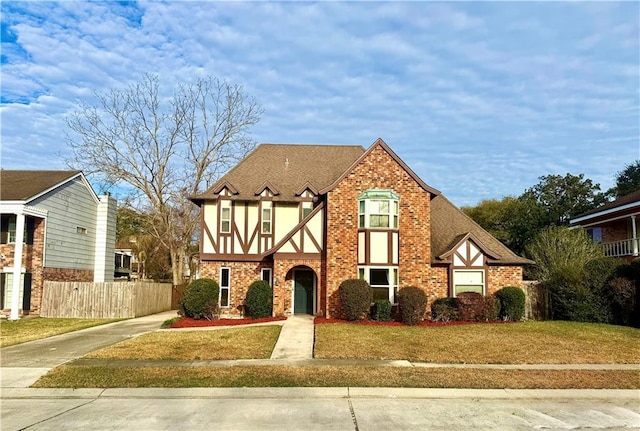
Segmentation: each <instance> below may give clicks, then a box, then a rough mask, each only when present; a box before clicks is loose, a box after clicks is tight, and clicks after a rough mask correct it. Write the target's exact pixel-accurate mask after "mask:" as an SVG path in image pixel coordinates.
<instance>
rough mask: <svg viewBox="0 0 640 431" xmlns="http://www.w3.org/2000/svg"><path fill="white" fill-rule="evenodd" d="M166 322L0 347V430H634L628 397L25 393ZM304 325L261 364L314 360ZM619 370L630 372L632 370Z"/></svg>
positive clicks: (631, 393) (332, 391)
mask: <svg viewBox="0 0 640 431" xmlns="http://www.w3.org/2000/svg"><path fill="white" fill-rule="evenodd" d="M173 316H175V312H168V313H160V314H157V315H153V316H146V317H143V318H138V319H132V320H127V321H123V322H117V323H112V324H109V325H104V326H101V327H95V328H89V329H85V330H82V331H77V332H74V333H71V334H65V335H60V336H56V337H52V338H49V339H46V340H39V341H34V342H30V343H24V344H21V345H18V346H12V347H7V348H3V349H1V350H0V357H1V358H2V368H0V373H1V374H0V383H1V384H0V386H1V393H0V410H1V411H0V429H1V430H3V431H5V430H23V429H29V430H63V429H88V430H113V429H116V430H119V429H123V430H169V429H171V430H175V429H216V430H306V429H311V430H313V429H322V430H334V429H335V430H356V431H365V430H412V431H413V430H470V429H479V430H516V431H517V430H540V429H572V430H582V429H590V430H591V429H606V430H629V429H638V430H640V391H637V390H465V389H463V390H460V389H409V388H346V387H345V388H228V389H224V388H177V389H176V388H145V389H115V388H111V389H105V388H96V389H75V390H74V389H31V388H28V386H30V385H31V384H33V382H35V381H36V380H37V379H38V378H39V377H40V376H41V375H43V374H45V373H46V372H47V371H48V370H50V369H51V368H53V367H55V366H57V365H60V364H63V363H67V362H69V361H73V360H75V359H76V358H79V357H80V356H82V355H84V354H86V353H89V352H90V351H93V350H97V349H100V348H102V347H105V346H108V345H111V344H114V343H117V342H119V341H122V340H124V339H127V338H130V337H134V336H137V335H140V334H142V333H145V332H148V331H153V330H157V329H158V328H159V327H160V324H161V322H163V321H164V320H166V319H168V318H170V317H173ZM312 325H313V320H312V319H310V318H308V319H288V320H287V321H285V323H284V327H283V331H282V334H284V338H283V337H282V336H281V339H279V340H278V343H277V344H276V349H274V356H275V357H277V358H278V359H275V358H274V359H272V360H264V361H262V363H264V362H269V361H271V362H273V363H283V362H286V361H290V363H292V364H294V363H305V364H307V363H310V364H313V363H314V362H315V361H317V360H314V359H310V358H309V354H308V351H309V344H310V345H311V346H312V345H313V332H312V331H311V336H309V327H310V326H311V328H312ZM296 334H297V335H296ZM287 351H288V352H290V353H289V356H287V353H286V352H287ZM276 352H277V354H276ZM238 362H240V361H238ZM243 362H245V363H243V364H246V361H243ZM352 362H353V361H352ZM396 362H397V363H392V362H391V361H389V362H387V363H385V364H382V365H386V366H388V367H389V372H393V367H395V366H428V364H422V365H421V364H412V363H409V362H407V361H396ZM259 363H260V362H256V365H257V364H259ZM221 365H223V364H221ZM230 365H233V363H230V364H224V365H223V366H230ZM336 365H338V364H336ZM352 365H354V366H357V365H358V363H357V362H353V363H352ZM190 366H202V364H199V365H198V364H191V365H190ZM593 367H596V368H597V367H601V366H599V365H594V366H593ZM608 368H610V367H608ZM621 369H635V370H640V368H639V366H638V365H637V364H635V365H630V366H626V368H625V367H622V368H621Z"/></svg>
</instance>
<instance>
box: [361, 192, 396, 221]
mask: <svg viewBox="0 0 640 431" xmlns="http://www.w3.org/2000/svg"><path fill="white" fill-rule="evenodd" d="M399 200H400V197H399V196H398V195H397V194H396V193H395V192H393V191H391V190H379V189H371V190H367V191H366V192H364V193H362V194H361V195H360V196H358V201H359V202H358V226H359V227H360V228H364V229H369V228H370V229H397V228H398V216H399V214H398V213H399V205H398V202H399Z"/></svg>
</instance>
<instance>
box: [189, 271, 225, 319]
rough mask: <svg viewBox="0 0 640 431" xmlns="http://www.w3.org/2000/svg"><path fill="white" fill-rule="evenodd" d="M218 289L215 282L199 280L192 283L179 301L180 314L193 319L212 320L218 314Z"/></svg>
mask: <svg viewBox="0 0 640 431" xmlns="http://www.w3.org/2000/svg"><path fill="white" fill-rule="evenodd" d="M219 293H220V287H219V286H218V283H217V282H216V281H215V280H212V279H210V278H200V279H198V280H194V281H192V282H191V283H190V284H189V286H187V289H186V290H185V291H184V296H183V297H182V299H181V300H180V314H181V315H183V316H185V317H191V318H193V319H208V320H211V319H213V317H214V316H216V315H217V314H218V295H219Z"/></svg>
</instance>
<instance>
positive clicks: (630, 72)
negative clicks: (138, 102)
mask: <svg viewBox="0 0 640 431" xmlns="http://www.w3.org/2000/svg"><path fill="white" fill-rule="evenodd" d="M639 5H640V3H638V2H567V3H564V2H535V3H534V2H531V3H522V2H471V3H462V2H445V3H434V2H430V3H424V2H314V3H311V2H295V3H294V2H285V3H272V2H168V3H162V2H137V3H136V2H105V3H101V2H91V3H89V2H86V3H74V2H62V3H52V2H29V3H27V2H11V1H3V2H2V3H1V5H0V8H1V12H2V32H1V34H2V54H1V60H0V62H1V67H2V70H1V74H2V76H1V77H2V84H1V90H2V103H1V108H0V109H1V115H2V167H3V168H7V169H57V168H64V160H63V159H64V155H65V154H67V146H66V138H65V133H66V132H67V129H66V126H65V121H64V119H65V116H66V115H67V114H68V113H69V112H70V111H71V110H72V108H73V106H74V105H75V104H76V103H78V102H79V101H81V100H82V101H86V102H89V103H91V102H92V101H93V100H94V95H93V94H94V91H106V90H108V89H110V88H113V87H119V86H125V85H126V84H127V83H130V82H133V81H138V80H140V78H141V77H142V75H143V74H144V73H146V72H152V73H157V74H158V75H159V76H160V79H161V81H162V82H164V83H167V84H168V85H170V84H171V83H175V82H178V81H190V80H194V79H196V78H197V77H200V76H206V75H209V74H210V75H214V76H217V77H219V78H222V79H225V80H228V81H230V82H232V83H238V84H242V85H243V86H244V89H245V91H246V92H247V93H248V94H250V95H251V96H254V97H255V98H256V99H257V100H258V101H259V102H260V103H261V104H262V105H263V107H264V109H265V113H264V115H263V117H262V120H261V121H260V123H259V124H258V125H256V126H255V127H254V128H253V129H252V132H253V136H254V138H255V139H256V140H257V141H258V142H273V143H318V144H321V143H327V144H360V145H363V146H365V147H368V146H369V145H370V144H371V143H373V142H374V141H375V139H376V138H378V137H381V138H382V139H384V140H385V141H386V142H387V143H388V144H389V145H390V146H391V147H392V148H393V149H394V150H395V151H396V152H397V153H398V154H399V155H400V157H402V158H403V160H405V161H406V162H407V163H408V164H409V165H410V166H411V167H412V168H413V169H414V170H415V171H416V173H417V174H418V175H419V176H420V177H421V178H422V179H423V180H424V181H425V182H426V183H427V184H429V185H431V186H433V187H435V188H437V189H439V190H441V191H442V192H443V193H444V194H445V195H446V196H447V197H449V198H450V199H451V200H452V201H453V202H454V203H456V204H457V205H474V204H476V203H477V202H479V201H480V200H482V199H488V198H498V199H499V198H501V197H503V196H507V195H519V194H521V193H522V192H523V191H524V189H525V188H527V187H530V186H532V185H534V184H536V183H537V182H538V177H539V176H541V175H547V174H560V175H564V174H566V173H568V172H569V173H572V174H579V173H584V174H585V176H586V177H588V178H591V179H592V180H594V181H595V182H598V183H600V184H601V185H602V187H603V189H607V188H609V187H611V186H612V185H613V181H614V177H615V174H616V172H618V171H620V170H621V169H622V168H623V167H624V166H625V165H626V164H629V163H631V162H632V161H634V160H635V159H638V158H640V101H639V97H640V84H639V83H640V78H639V76H640V72H639V67H640V60H639V55H640V54H639V53H640V46H639V40H640V29H639V22H640V10H639Z"/></svg>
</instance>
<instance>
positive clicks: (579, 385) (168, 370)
mask: <svg viewBox="0 0 640 431" xmlns="http://www.w3.org/2000/svg"><path fill="white" fill-rule="evenodd" d="M639 377H640V376H639V374H638V372H637V371H587V370H570V371H557V370H478V369H453V368H411V367H408V368H407V367H397V368H389V367H373V366H360V367H346V366H345V367H335V366H279V365H278V366H235V367H117V368H115V367H106V366H77V365H63V366H61V367H58V368H56V369H54V370H52V371H50V372H49V373H48V374H47V375H46V376H44V377H42V378H41V379H40V380H38V381H37V382H36V383H35V385H33V387H36V388H152V387H163V388H185V387H297V386H300V387H345V386H349V387H405V388H473V389H502V388H510V389H525V388H526V389H569V388H572V389H638V388H640V378H639Z"/></svg>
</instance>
